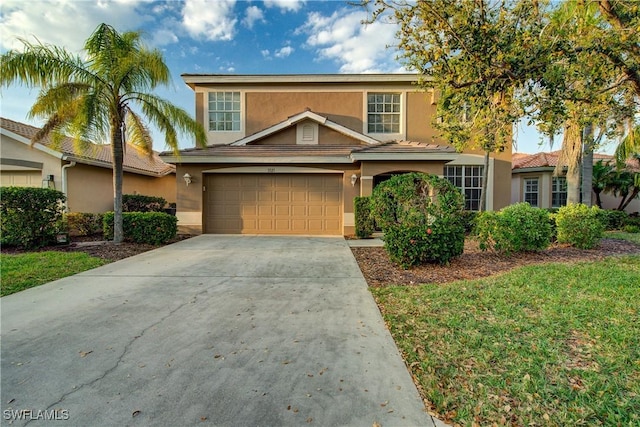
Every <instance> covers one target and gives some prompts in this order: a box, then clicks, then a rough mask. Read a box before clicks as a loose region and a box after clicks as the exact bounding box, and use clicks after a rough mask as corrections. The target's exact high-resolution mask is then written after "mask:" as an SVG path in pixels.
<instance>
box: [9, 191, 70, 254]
mask: <svg viewBox="0 0 640 427" xmlns="http://www.w3.org/2000/svg"><path fill="white" fill-rule="evenodd" d="M65 201H66V197H65V195H64V194H63V193H62V192H60V191H56V190H52V189H49V188H31V187H2V188H1V189H0V219H1V224H2V238H1V240H2V244H6V245H17V246H21V247H25V248H33V247H38V246H45V245H47V244H49V243H52V242H55V235H56V233H57V232H58V231H59V229H60V228H61V223H62V215H63V213H64V202H65Z"/></svg>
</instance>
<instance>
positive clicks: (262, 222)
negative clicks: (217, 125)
mask: <svg viewBox="0 0 640 427" xmlns="http://www.w3.org/2000/svg"><path fill="white" fill-rule="evenodd" d="M206 182H207V185H206V188H207V189H208V192H207V193H206V196H205V200H206V204H207V206H206V224H205V231H206V232H208V233H246V234H332V235H335V234H342V210H343V207H342V175H339V174H306V175H305V174H280V175H278V174H269V175H259V174H212V175H209V176H208V177H207V179H206Z"/></svg>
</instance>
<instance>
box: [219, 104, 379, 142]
mask: <svg viewBox="0 0 640 427" xmlns="http://www.w3.org/2000/svg"><path fill="white" fill-rule="evenodd" d="M303 120H311V121H314V122H316V123H318V124H321V125H323V126H326V127H328V128H329V129H331V130H334V131H336V132H338V133H341V134H343V135H346V136H349V137H351V138H353V139H356V140H358V141H360V142H364V143H365V144H369V145H373V144H379V143H380V141H378V140H377V139H374V138H371V137H369V136H367V135H364V134H362V133H360V132H356V131H354V130H352V129H349V128H348V127H345V126H342V125H341V124H338V123H336V122H333V121H331V120H329V119H328V118H327V117H325V116H321V115H320V114H317V113H314V112H313V111H311V110H306V111H303V112H302V113H298V114H294V115H293V116H291V117H289V118H287V119H286V120H283V121H281V122H280V123H276V124H275V125H273V126H269V127H268V128H266V129H263V130H261V131H259V132H256V133H254V134H253V135H249V136H246V137H244V138H242V139H239V140H238V141H235V142H232V143H231V144H229V145H247V144H250V143H252V142H254V141H257V140H260V139H263V138H266V137H269V136H271V135H273V134H275V133H277V132H280V131H281V130H284V129H287V128H289V127H291V126H293V125H295V124H297V123H299V122H301V121H303Z"/></svg>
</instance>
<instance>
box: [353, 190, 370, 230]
mask: <svg viewBox="0 0 640 427" xmlns="http://www.w3.org/2000/svg"><path fill="white" fill-rule="evenodd" d="M353 214H354V216H355V223H356V237H357V238H359V239H367V238H369V237H371V235H372V234H373V231H374V227H375V224H374V221H373V217H372V216H371V203H370V198H369V197H356V198H354V199H353Z"/></svg>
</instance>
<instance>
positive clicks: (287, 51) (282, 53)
mask: <svg viewBox="0 0 640 427" xmlns="http://www.w3.org/2000/svg"><path fill="white" fill-rule="evenodd" d="M294 50H295V49H294V48H292V47H291V46H285V47H283V48H281V49H278V50H276V51H275V52H274V53H273V55H274V56H275V57H276V58H286V57H287V56H289V55H291V54H292V53H293V51H294Z"/></svg>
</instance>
